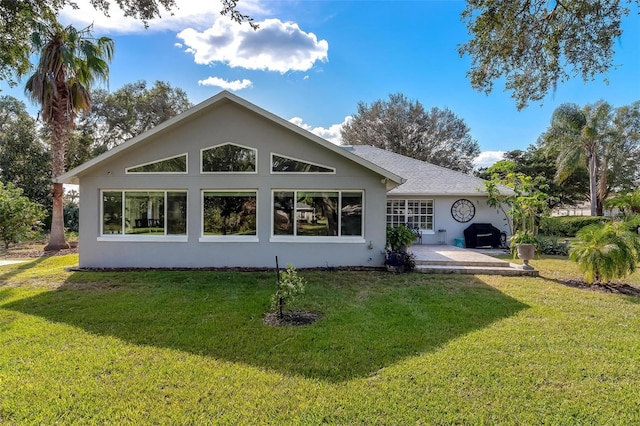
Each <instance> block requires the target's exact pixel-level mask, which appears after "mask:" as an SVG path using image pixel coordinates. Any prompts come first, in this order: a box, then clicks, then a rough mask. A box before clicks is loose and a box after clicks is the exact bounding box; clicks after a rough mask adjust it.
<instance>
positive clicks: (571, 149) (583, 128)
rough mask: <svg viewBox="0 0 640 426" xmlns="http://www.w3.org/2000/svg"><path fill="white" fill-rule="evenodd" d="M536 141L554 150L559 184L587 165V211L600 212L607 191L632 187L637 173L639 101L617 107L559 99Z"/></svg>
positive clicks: (600, 103) (630, 188)
mask: <svg viewBox="0 0 640 426" xmlns="http://www.w3.org/2000/svg"><path fill="white" fill-rule="evenodd" d="M539 144H540V146H541V148H543V149H546V150H547V151H548V152H551V153H554V155H556V167H557V171H556V176H555V180H556V182H558V183H559V184H563V182H564V181H565V180H566V179H567V178H568V177H569V176H571V174H573V173H575V172H576V171H577V170H580V169H583V170H587V171H588V176H589V199H590V202H591V215H592V216H596V215H598V216H601V215H602V213H603V202H604V200H605V199H606V198H607V197H608V196H609V194H610V193H611V192H612V191H614V192H621V191H629V190H632V189H633V188H634V187H635V186H636V182H637V180H638V178H639V177H640V170H639V169H638V166H637V165H638V162H639V161H640V102H635V103H633V104H632V105H630V106H624V107H620V108H613V107H612V106H611V105H609V104H608V103H606V102H604V101H600V102H597V103H596V104H593V105H585V106H584V107H580V106H579V105H576V104H562V105H560V107H558V108H557V109H556V110H555V111H554V112H553V117H552V119H551V125H550V126H549V128H548V129H547V131H546V132H545V133H544V134H543V135H542V136H541V137H540V140H539Z"/></svg>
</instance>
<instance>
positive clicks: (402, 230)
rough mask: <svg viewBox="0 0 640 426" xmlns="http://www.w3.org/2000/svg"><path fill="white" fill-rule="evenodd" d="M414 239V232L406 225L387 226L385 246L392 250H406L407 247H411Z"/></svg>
mask: <svg viewBox="0 0 640 426" xmlns="http://www.w3.org/2000/svg"><path fill="white" fill-rule="evenodd" d="M415 239H416V234H415V233H414V232H413V231H412V230H411V229H409V228H408V227H406V226H404V225H401V226H396V227H390V226H388V227H387V246H388V247H389V248H390V249H391V251H392V252H396V251H400V252H405V253H406V251H407V247H411V244H413V241H414V240H415Z"/></svg>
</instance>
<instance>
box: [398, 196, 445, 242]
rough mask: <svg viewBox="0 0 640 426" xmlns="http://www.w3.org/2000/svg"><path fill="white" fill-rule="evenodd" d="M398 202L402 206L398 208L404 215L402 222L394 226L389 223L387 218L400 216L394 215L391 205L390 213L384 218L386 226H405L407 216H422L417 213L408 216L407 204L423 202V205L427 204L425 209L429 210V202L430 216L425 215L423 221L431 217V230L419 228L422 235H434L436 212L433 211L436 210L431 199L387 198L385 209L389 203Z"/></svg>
mask: <svg viewBox="0 0 640 426" xmlns="http://www.w3.org/2000/svg"><path fill="white" fill-rule="evenodd" d="M398 202H401V203H403V205H402V206H401V207H399V208H402V209H403V211H404V213H402V215H403V216H404V218H403V221H402V223H397V224H395V223H393V222H391V223H389V222H390V221H389V218H390V217H391V216H399V215H400V214H394V212H393V204H392V205H391V208H392V211H391V213H390V214H389V213H386V217H385V223H386V226H398V225H406V224H408V223H409V216H423V215H422V214H420V213H418V214H415V213H412V214H409V202H419V203H423V202H425V203H427V206H426V207H427V209H428V208H429V202H431V214H429V213H426V214H425V215H424V216H425V219H426V218H429V217H431V226H432V227H433V228H432V229H429V228H420V231H421V232H422V233H423V234H434V233H435V216H436V214H435V211H436V210H435V208H436V207H435V205H436V203H435V200H433V199H431V198H387V202H386V204H385V206H386V209H388V208H389V203H398ZM425 222H428V221H426V220H425Z"/></svg>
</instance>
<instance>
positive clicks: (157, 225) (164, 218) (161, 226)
mask: <svg viewBox="0 0 640 426" xmlns="http://www.w3.org/2000/svg"><path fill="white" fill-rule="evenodd" d="M102 235H143V236H163V235H187V192H186V191H103V193H102Z"/></svg>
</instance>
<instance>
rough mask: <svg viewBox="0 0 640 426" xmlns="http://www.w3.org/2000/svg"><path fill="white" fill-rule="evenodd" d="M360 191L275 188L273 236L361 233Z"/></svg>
mask: <svg viewBox="0 0 640 426" xmlns="http://www.w3.org/2000/svg"><path fill="white" fill-rule="evenodd" d="M362 205H363V192H362V191H275V192H274V193H273V235H276V236H278V235H282V236H284V235H289V236H296V237H346V236H358V237H362V236H363V220H362Z"/></svg>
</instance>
